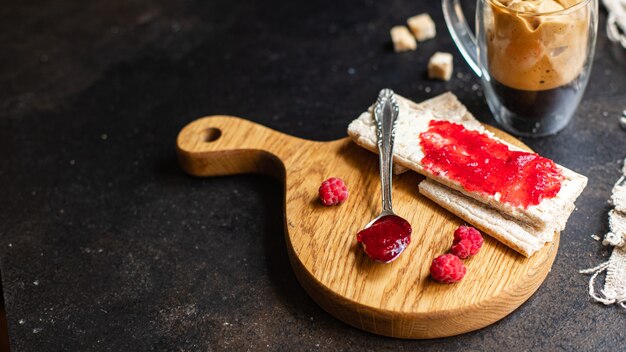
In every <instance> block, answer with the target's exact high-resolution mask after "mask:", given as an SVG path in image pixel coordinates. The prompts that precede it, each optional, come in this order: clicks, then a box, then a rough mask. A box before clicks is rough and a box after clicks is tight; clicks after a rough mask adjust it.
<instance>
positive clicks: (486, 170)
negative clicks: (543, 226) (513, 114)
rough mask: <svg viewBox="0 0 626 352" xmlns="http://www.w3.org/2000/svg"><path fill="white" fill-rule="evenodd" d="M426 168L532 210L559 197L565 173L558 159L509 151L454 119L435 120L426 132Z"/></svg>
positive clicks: (423, 143)
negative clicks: (555, 161)
mask: <svg viewBox="0 0 626 352" xmlns="http://www.w3.org/2000/svg"><path fill="white" fill-rule="evenodd" d="M420 146H421V147H422V149H423V150H424V158H422V161H421V162H422V166H423V167H424V169H425V170H427V171H429V172H431V173H434V174H436V175H445V176H446V177H447V178H449V179H451V180H454V181H456V182H458V183H460V184H461V186H463V188H465V189H466V190H467V191H470V192H480V193H484V194H488V195H491V196H495V194H496V193H499V194H500V198H499V200H500V201H501V202H505V203H508V204H511V205H513V206H522V207H524V208H527V207H529V206H531V205H537V204H539V203H541V200H542V199H549V198H554V197H555V196H556V195H557V193H559V190H560V189H561V184H562V181H563V175H562V174H561V172H560V170H559V169H558V168H557V166H556V164H555V163H554V161H552V160H550V159H546V158H544V157H541V156H539V155H538V154H536V153H528V152H522V151H512V150H509V148H508V146H507V145H505V144H504V143H501V142H499V141H497V140H495V139H493V138H490V137H489V136H488V135H486V134H482V133H480V132H478V131H472V130H468V129H466V128H465V127H463V126H462V125H459V124H456V123H451V122H448V121H439V120H432V121H430V123H429V128H428V131H426V132H422V133H421V134H420Z"/></svg>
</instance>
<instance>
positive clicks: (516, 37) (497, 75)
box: [442, 0, 598, 137]
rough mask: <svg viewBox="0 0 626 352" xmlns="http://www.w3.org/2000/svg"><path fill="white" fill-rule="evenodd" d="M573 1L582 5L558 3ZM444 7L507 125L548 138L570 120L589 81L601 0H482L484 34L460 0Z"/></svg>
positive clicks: (480, 18) (444, 3)
mask: <svg viewBox="0 0 626 352" xmlns="http://www.w3.org/2000/svg"><path fill="white" fill-rule="evenodd" d="M568 1H569V3H572V4H574V5H572V6H570V7H568V8H565V9H562V8H559V7H558V4H564V3H567V2H568ZM504 4H508V6H505V5H504ZM539 5H540V6H539ZM565 5H566V6H568V5H567V4H565ZM527 6H536V7H534V8H528V7H527ZM555 6H556V7H555ZM442 7H443V13H444V17H445V20H446V25H447V26H448V29H449V30H450V34H451V35H452V38H453V39H454V42H455V43H456V45H457V47H458V48H459V50H460V51H461V54H462V55H463V57H464V58H465V60H466V61H467V63H468V64H469V65H470V67H471V68H472V69H473V70H474V72H476V74H477V75H478V76H479V77H480V78H481V81H482V85H483V89H484V91H485V97H486V98H487V104H488V105H489V108H490V109H491V112H493V114H494V117H495V119H496V121H498V122H499V123H500V124H501V125H502V126H503V127H504V129H506V130H507V131H509V132H511V133H513V134H516V135H520V136H529V137H540V136H546V135H551V134H555V133H557V132H559V131H560V130H562V129H563V128H564V127H565V126H566V125H567V124H568V123H569V121H570V120H571V119H572V116H573V115H574V112H575V111H576V107H577V106H578V103H580V100H581V98H582V95H583V92H584V90H585V87H586V86H587V81H588V80H589V73H590V71H591V63H592V61H593V54H594V49H595V43H596V33H597V24H598V0H582V1H580V0H545V1H536V0H535V1H523V0H500V1H498V0H477V4H476V36H474V35H472V33H471V31H470V29H469V26H468V24H467V21H466V20H465V17H464V16H463V11H462V10H461V5H460V3H459V0H442Z"/></svg>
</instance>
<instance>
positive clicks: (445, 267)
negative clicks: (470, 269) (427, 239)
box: [430, 254, 467, 284]
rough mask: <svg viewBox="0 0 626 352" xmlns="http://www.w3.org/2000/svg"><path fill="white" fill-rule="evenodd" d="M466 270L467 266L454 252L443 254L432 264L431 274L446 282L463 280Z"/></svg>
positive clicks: (434, 277)
mask: <svg viewBox="0 0 626 352" xmlns="http://www.w3.org/2000/svg"><path fill="white" fill-rule="evenodd" d="M466 272H467V268H466V267H465V265H464V264H463V262H462V261H461V259H459V257H457V256H456V255H454V254H442V255H440V256H438V257H437V258H435V259H434V260H433V263H432V264H431V266H430V276H432V278H433V279H435V280H437V281H439V282H442V283H444V284H451V283H454V282H458V281H461V279H462V278H463V276H465V273H466Z"/></svg>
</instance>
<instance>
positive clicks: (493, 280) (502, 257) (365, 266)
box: [177, 116, 559, 338]
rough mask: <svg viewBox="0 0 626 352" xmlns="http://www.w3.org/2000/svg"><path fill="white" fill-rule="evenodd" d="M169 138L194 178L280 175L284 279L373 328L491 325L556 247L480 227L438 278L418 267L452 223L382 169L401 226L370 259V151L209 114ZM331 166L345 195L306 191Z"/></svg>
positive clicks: (541, 274)
mask: <svg viewBox="0 0 626 352" xmlns="http://www.w3.org/2000/svg"><path fill="white" fill-rule="evenodd" d="M487 128H488V129H489V130H491V131H492V132H494V133H495V134H496V135H497V136H498V137H500V138H502V139H504V140H506V141H509V142H511V143H513V144H517V145H519V146H522V147H525V146H524V145H523V144H521V142H519V141H518V140H516V139H514V138H513V137H511V136H510V135H508V134H506V133H504V132H502V131H500V130H497V129H495V128H493V127H487ZM177 147H178V157H179V161H180V164H181V166H182V168H183V169H184V170H185V171H186V172H187V173H189V174H191V175H194V176H222V175H233V174H241V173H263V174H268V175H271V176H274V177H276V178H278V179H279V180H281V181H283V182H284V186H285V205H284V207H285V219H284V225H285V240H286V242H287V250H288V252H289V253H288V254H289V259H290V261H291V265H292V267H293V270H294V272H295V274H296V277H297V278H298V280H299V281H300V283H301V285H302V286H303V287H304V289H305V290H306V291H307V292H308V293H309V295H311V297H312V298H313V299H314V300H315V301H316V302H317V303H318V304H319V305H320V306H321V307H322V308H324V309H325V310H326V311H328V312H329V313H330V314H332V315H334V316H335V317H337V318H339V319H341V320H342V321H344V322H346V323H348V324H350V325H352V326H355V327H357V328H360V329H363V330H366V331H369V332H372V333H375V334H380V335H387V336H393V337H400V338H436V337H444V336H451V335H457V334H461V333H464V332H468V331H472V330H476V329H480V328H482V327H485V326H487V325H489V324H492V323H493V322H495V321H497V320H499V319H502V318H503V317H505V316H506V315H507V314H509V313H511V312H512V311H513V310H514V309H516V308H517V307H519V306H520V305H521V304H522V303H524V301H526V300H527V299H528V298H529V297H530V296H531V295H532V294H533V293H534V292H535V291H536V290H537V289H538V288H539V286H540V285H541V283H542V282H543V280H544V279H545V278H546V276H547V274H548V271H549V270H550V267H551V266H552V262H553V261H554V258H555V256H556V252H557V248H558V243H559V236H558V235H557V236H556V238H555V240H554V242H552V243H551V244H548V245H547V246H546V247H545V248H544V249H543V250H541V251H539V252H538V253H536V254H535V255H534V256H533V257H532V258H530V259H527V258H525V257H523V256H521V255H519V254H517V253H516V252H514V251H513V250H510V249H508V248H507V247H506V246H504V245H502V244H500V243H499V242H497V241H495V240H494V239H492V238H491V237H488V236H486V237H485V244H484V246H483V248H482V250H481V251H480V253H478V254H477V255H476V256H475V257H473V258H470V259H468V260H466V261H465V263H466V266H467V275H466V276H465V278H464V279H463V280H462V281H461V282H459V283H457V284H452V285H445V284H440V283H437V282H435V281H433V280H432V279H431V278H430V277H429V267H430V263H431V261H432V260H433V258H435V257H436V256H437V255H439V254H442V253H445V252H447V251H448V249H449V248H450V245H451V242H452V233H453V231H454V230H455V229H456V228H457V227H458V226H459V225H461V224H462V223H463V222H462V221H461V220H460V219H459V218H457V217H455V216H454V215H452V214H450V213H448V212H447V211H446V210H444V209H442V208H441V207H439V206H438V205H437V204H435V203H433V202H431V201H430V200H428V199H426V198H425V197H423V196H421V195H420V194H419V193H418V189H417V185H418V183H419V182H420V181H421V180H422V179H423V177H422V176H420V175H418V174H416V173H414V172H407V173H405V174H402V175H400V176H394V181H393V186H394V188H393V201H394V210H395V211H396V213H397V214H398V215H400V216H402V217H404V218H405V219H407V220H408V221H409V222H410V223H411V225H412V226H413V235H412V241H411V244H410V245H409V246H408V247H407V249H406V250H405V251H404V253H403V254H402V255H401V256H400V257H399V258H398V259H397V260H396V261H394V262H392V263H390V264H380V263H376V262H373V261H371V260H370V259H369V258H368V257H367V255H365V253H364V252H363V250H362V248H360V246H359V245H358V244H357V242H356V234H357V232H358V231H359V230H360V229H362V228H363V227H364V226H365V224H367V223H368V222H369V221H370V220H371V219H372V218H374V217H375V216H376V215H378V213H379V211H380V183H379V182H380V181H379V175H378V156H377V155H375V154H373V153H371V152H368V151H366V150H364V149H362V148H360V147H358V146H357V145H356V144H354V143H352V142H351V141H350V140H349V139H348V138H343V139H340V140H336V141H331V142H314V141H309V140H304V139H300V138H296V137H292V136H288V135H286V134H283V133H280V132H276V131H274V130H271V129H269V128H266V127H263V126H261V125H258V124H255V123H253V122H250V121H247V120H244V119H240V118H237V117H229V116H211V117H204V118H201V119H198V120H196V121H194V122H192V123H190V124H189V125H187V126H186V127H185V128H183V130H182V131H181V132H180V134H179V135H178V140H177ZM526 148H527V147H526ZM332 176H335V177H340V178H342V179H343V180H344V181H345V182H346V184H347V185H348V188H349V191H350V196H349V198H348V199H347V201H346V202H345V203H344V204H342V205H340V206H332V207H325V206H323V205H321V203H320V202H319V200H318V199H317V192H318V188H319V186H320V184H321V183H322V181H323V180H325V179H327V178H329V177H332Z"/></svg>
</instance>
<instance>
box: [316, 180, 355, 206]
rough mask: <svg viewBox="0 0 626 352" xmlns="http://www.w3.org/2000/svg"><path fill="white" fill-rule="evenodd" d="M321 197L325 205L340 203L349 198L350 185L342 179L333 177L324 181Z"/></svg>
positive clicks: (321, 187) (320, 192) (320, 190)
mask: <svg viewBox="0 0 626 352" xmlns="http://www.w3.org/2000/svg"><path fill="white" fill-rule="evenodd" d="M319 197H320V200H321V201H322V203H323V204H324V205H338V204H341V203H343V202H344V201H345V200H346V199H347V198H348V187H346V184H345V183H344V182H343V180H342V179H340V178H337V177H331V178H329V179H328V180H326V181H324V182H322V185H321V186H320V189H319Z"/></svg>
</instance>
